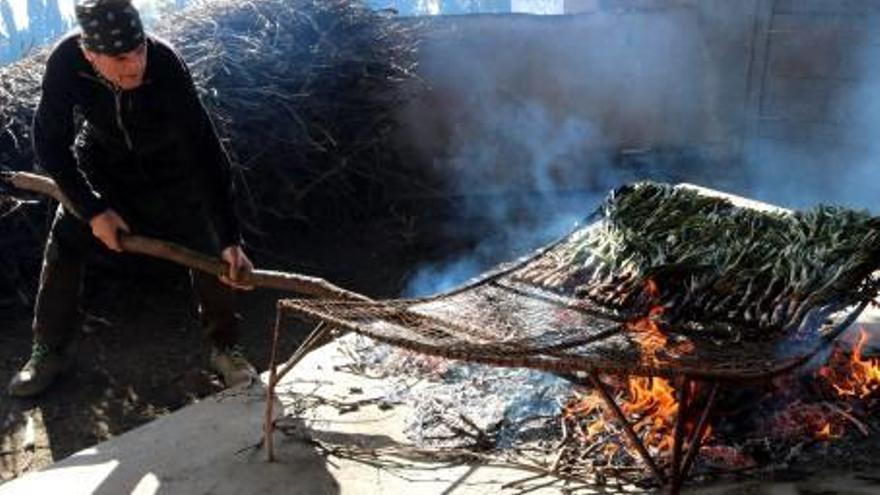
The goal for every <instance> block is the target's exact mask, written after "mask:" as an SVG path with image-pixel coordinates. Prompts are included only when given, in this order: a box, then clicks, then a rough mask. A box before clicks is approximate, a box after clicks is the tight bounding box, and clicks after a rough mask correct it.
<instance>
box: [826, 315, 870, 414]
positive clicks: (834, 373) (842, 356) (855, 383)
mask: <svg viewBox="0 0 880 495" xmlns="http://www.w3.org/2000/svg"><path fill="white" fill-rule="evenodd" d="M867 342H868V332H866V331H865V330H864V329H861V330H860V331H859V339H858V341H857V342H856V345H855V347H854V348H853V350H852V353H851V355H850V356H847V355H846V353H845V352H843V351H841V350H840V348H839V347H837V348H835V352H834V354H832V356H831V359H830V360H829V363H828V365H826V366H824V367H823V368H822V369H820V370H819V375H820V376H822V377H823V378H825V379H826V380H827V381H828V382H829V383H830V384H831V386H832V387H833V388H834V390H835V391H836V392H837V394H838V395H839V396H840V397H843V398H858V399H868V398H869V397H873V398H880V358H872V359H865V358H864V357H862V352H863V349H864V347H865V344H866V343H867Z"/></svg>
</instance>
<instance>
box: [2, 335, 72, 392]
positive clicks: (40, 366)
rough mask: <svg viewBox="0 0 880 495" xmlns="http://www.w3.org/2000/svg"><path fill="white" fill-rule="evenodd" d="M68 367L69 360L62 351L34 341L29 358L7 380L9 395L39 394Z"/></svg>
mask: <svg viewBox="0 0 880 495" xmlns="http://www.w3.org/2000/svg"><path fill="white" fill-rule="evenodd" d="M69 367H70V360H69V359H68V357H67V356H66V355H65V354H64V353H63V352H59V351H55V350H52V349H50V348H49V346H47V345H44V344H39V343H36V342H34V346H33V348H32V349H31V358H30V359H29V360H28V362H27V363H25V365H24V366H23V367H22V368H21V370H20V371H19V372H18V373H16V374H15V376H13V377H12V380H10V382H9V387H8V392H9V395H11V396H13V397H33V396H35V395H39V394H40V393H42V392H43V391H44V390H46V388H48V387H49V385H51V384H52V382H54V381H55V378H57V377H58V375H60V374H61V373H63V372H64V371H66V370H67V368H69Z"/></svg>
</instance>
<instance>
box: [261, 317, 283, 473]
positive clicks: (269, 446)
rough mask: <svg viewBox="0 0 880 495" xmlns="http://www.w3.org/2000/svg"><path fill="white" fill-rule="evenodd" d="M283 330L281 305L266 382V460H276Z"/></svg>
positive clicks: (264, 433)
mask: <svg viewBox="0 0 880 495" xmlns="http://www.w3.org/2000/svg"><path fill="white" fill-rule="evenodd" d="M280 331H281V305H280V304H279V305H278V306H277V307H276V308H275V327H274V329H273V330H272V351H271V352H270V354H269V383H267V384H266V415H265V417H264V418H263V445H264V446H265V447H266V460H268V461H269V462H273V461H274V460H275V443H274V442H273V438H272V433H274V431H275V420H274V419H273V417H274V411H273V409H274V406H275V385H276V384H277V380H276V377H275V361H276V360H277V359H278V334H279V333H280Z"/></svg>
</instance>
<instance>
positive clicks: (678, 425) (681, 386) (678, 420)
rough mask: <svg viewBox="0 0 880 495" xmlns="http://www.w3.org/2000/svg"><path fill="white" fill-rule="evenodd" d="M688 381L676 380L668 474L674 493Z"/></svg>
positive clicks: (678, 468) (686, 408)
mask: <svg viewBox="0 0 880 495" xmlns="http://www.w3.org/2000/svg"><path fill="white" fill-rule="evenodd" d="M690 383H691V382H690V381H689V380H688V379H687V377H684V376H682V377H681V378H679V380H678V384H677V387H678V389H677V390H676V392H677V393H678V394H677V395H678V413H677V414H676V415H675V437H674V441H673V444H672V465H671V466H670V476H671V477H672V487H673V491H672V493H675V491H674V490H675V487H676V485H680V480H679V478H680V476H681V465H682V462H681V461H682V458H681V445H682V443H683V442H684V426H685V422H686V421H687V416H688V413H689V412H690V411H689V403H688V395H689V394H688V390H687V389H688V388H689V387H690Z"/></svg>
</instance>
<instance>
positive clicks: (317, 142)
mask: <svg viewBox="0 0 880 495" xmlns="http://www.w3.org/2000/svg"><path fill="white" fill-rule="evenodd" d="M417 29H418V28H417V27H414V24H412V23H407V24H404V23H401V22H399V21H397V20H395V19H394V18H393V17H392V16H391V15H390V14H389V13H386V12H381V11H374V10H370V9H369V8H368V7H366V6H365V5H364V4H363V3H361V2H358V1H354V2H352V1H348V0H247V1H245V0H218V1H211V2H207V1H198V2H196V3H194V4H193V5H191V6H190V7H189V8H187V9H185V10H183V11H181V12H179V13H176V14H172V15H169V16H167V17H165V18H164V19H163V20H162V22H161V24H160V25H159V26H157V27H156V29H155V33H156V34H157V35H159V36H160V37H162V38H164V39H167V40H169V41H170V42H171V43H172V44H173V45H174V46H175V47H176V48H177V49H178V50H179V51H180V52H181V53H182V54H183V56H184V59H185V60H186V61H187V62H188V64H189V65H190V68H191V70H192V73H193V77H194V79H195V81H196V84H197V86H198V87H199V90H200V93H201V97H202V100H203V102H204V103H205V104H206V105H207V107H208V109H209V111H210V112H211V113H212V115H213V117H214V121H215V123H216V124H217V126H218V129H219V131H220V134H221V136H222V137H223V139H224V142H225V144H226V147H227V149H228V150H229V151H230V154H231V155H232V156H233V161H234V162H235V174H234V177H235V181H236V186H237V191H238V194H239V202H238V205H239V207H240V209H241V213H242V217H243V218H244V219H245V223H246V226H247V227H248V230H249V231H250V233H251V234H254V233H256V232H259V231H261V230H262V229H261V225H264V223H265V222H266V221H273V222H274V221H275V220H277V219H280V220H282V221H283V220H290V219H300V220H302V219H304V218H305V219H309V218H310V217H312V216H313V215H315V214H316V212H321V213H325V212H327V211H330V212H333V214H334V215H335V216H345V215H353V213H355V212H362V211H364V210H366V209H368V207H374V206H377V205H376V204H373V203H380V202H381V201H377V200H376V198H380V199H381V198H382V197H383V193H384V192H387V191H389V190H391V189H394V188H399V187H401V185H402V184H403V182H402V181H408V180H409V179H407V178H406V177H405V174H401V169H400V168H399V167H398V165H399V160H396V158H395V156H394V151H393V147H392V146H391V145H390V143H389V140H390V134H391V131H392V130H393V128H394V126H395V119H394V114H395V111H396V109H397V108H398V107H399V106H400V105H401V104H402V102H403V101H404V100H405V99H407V98H408V97H409V89H408V88H415V87H418V85H415V84H407V83H410V82H411V81H413V80H415V74H414V70H415V66H416V50H417V45H418V39H417V34H418V33H417V32H416V30H417ZM47 51H48V49H44V50H43V51H42V52H40V53H37V54H35V55H34V56H32V57H29V58H27V59H24V60H21V61H19V62H17V63H14V64H11V65H8V66H5V67H0V169H7V170H9V169H11V170H29V169H31V168H32V164H33V159H34V155H33V150H32V147H31V143H30V124H31V120H32V118H33V112H34V109H35V108H36V105H37V101H38V98H39V95H40V91H39V85H40V80H41V78H42V73H43V70H44V63H45V58H46V55H47ZM367 201H371V202H373V203H371V204H365V202H367ZM36 210H42V209H36ZM34 212H35V209H33V208H26V209H20V210H19V211H18V213H16V215H22V214H24V215H26V216H34V218H33V219H32V220H31V221H30V223H33V224H34V225H37V226H43V227H44V224H45V217H44V216H43V215H42V211H40V212H39V215H37V214H36V213H34ZM9 218H11V217H7V218H6V219H4V221H3V222H0V233H2V234H3V235H5V234H6V233H7V232H8V231H9V229H10V228H12V227H13V226H12V224H11V223H10V221H9ZM15 229H17V230H20V226H19V225H15ZM37 230H39V229H37ZM250 240H251V242H252V244H253V243H254V242H253V241H256V240H257V239H256V238H255V236H253V235H251V236H250ZM41 241H42V239H41V236H40V235H38V236H37V237H36V238H35V239H34V241H33V242H31V243H30V244H31V245H30V247H26V248H25V249H26V250H27V251H30V250H37V251H38V250H39V248H38V246H39V244H34V243H38V242H41ZM271 243H272V241H271V239H268V238H266V239H265V240H264V242H258V243H257V244H263V245H270V244H271ZM26 244H28V243H26ZM4 252H6V249H5V248H4ZM28 255H30V253H28Z"/></svg>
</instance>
